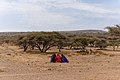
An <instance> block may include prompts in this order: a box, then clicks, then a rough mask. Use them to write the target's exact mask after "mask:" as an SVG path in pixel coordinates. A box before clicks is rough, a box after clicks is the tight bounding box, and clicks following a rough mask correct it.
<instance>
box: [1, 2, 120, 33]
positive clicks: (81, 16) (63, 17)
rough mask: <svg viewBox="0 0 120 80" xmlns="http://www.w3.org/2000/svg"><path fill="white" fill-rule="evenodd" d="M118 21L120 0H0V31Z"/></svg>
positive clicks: (95, 25) (58, 28) (96, 26)
mask: <svg viewBox="0 0 120 80" xmlns="http://www.w3.org/2000/svg"><path fill="white" fill-rule="evenodd" d="M116 24H120V0H0V32H8V31H9V32H10V31H11V32H13V31H15V32H20V31H23V32H24V31H71V30H85V29H96V30H105V27H107V26H113V25H116Z"/></svg>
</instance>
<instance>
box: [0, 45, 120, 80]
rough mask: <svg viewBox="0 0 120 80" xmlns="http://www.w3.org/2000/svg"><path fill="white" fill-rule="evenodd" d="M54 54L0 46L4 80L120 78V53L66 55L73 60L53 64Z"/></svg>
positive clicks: (0, 66) (109, 79) (1, 72)
mask: <svg viewBox="0 0 120 80" xmlns="http://www.w3.org/2000/svg"><path fill="white" fill-rule="evenodd" d="M117 54H118V53H117ZM50 56H51V54H49V55H43V54H30V53H27V54H26V53H24V52H22V51H21V50H20V49H19V48H18V47H15V46H7V47H5V46H0V80H61V79H63V80H120V56H119V55H112V56H109V55H79V54H71V56H68V55H65V56H66V57H67V58H68V59H69V61H70V62H69V63H50V62H49V61H50Z"/></svg>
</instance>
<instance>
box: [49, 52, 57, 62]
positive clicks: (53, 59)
mask: <svg viewBox="0 0 120 80" xmlns="http://www.w3.org/2000/svg"><path fill="white" fill-rule="evenodd" d="M55 57H56V55H55V53H54V54H53V55H52V57H51V60H50V62H55Z"/></svg>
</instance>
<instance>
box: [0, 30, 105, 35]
mask: <svg viewBox="0 0 120 80" xmlns="http://www.w3.org/2000/svg"><path fill="white" fill-rule="evenodd" d="M28 33H30V32H0V36H16V35H26V34H28ZM59 33H62V34H75V35H79V34H104V33H106V31H102V30H76V31H59Z"/></svg>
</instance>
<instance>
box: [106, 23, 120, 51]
mask: <svg viewBox="0 0 120 80" xmlns="http://www.w3.org/2000/svg"><path fill="white" fill-rule="evenodd" d="M106 29H108V33H109V35H110V38H108V39H109V44H110V45H112V46H113V50H116V46H119V44H120V25H115V26H108V27H106Z"/></svg>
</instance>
